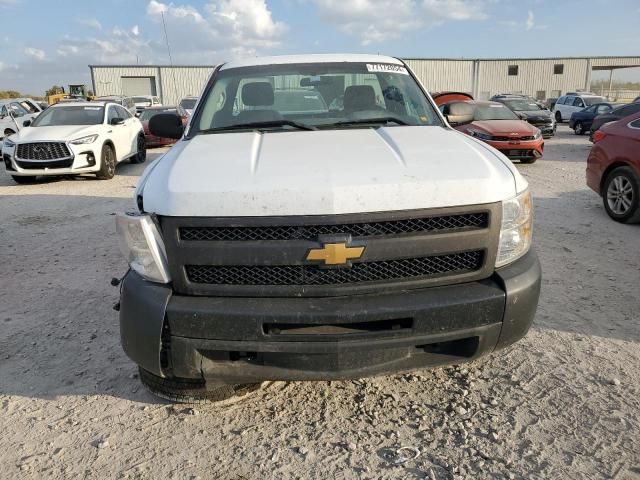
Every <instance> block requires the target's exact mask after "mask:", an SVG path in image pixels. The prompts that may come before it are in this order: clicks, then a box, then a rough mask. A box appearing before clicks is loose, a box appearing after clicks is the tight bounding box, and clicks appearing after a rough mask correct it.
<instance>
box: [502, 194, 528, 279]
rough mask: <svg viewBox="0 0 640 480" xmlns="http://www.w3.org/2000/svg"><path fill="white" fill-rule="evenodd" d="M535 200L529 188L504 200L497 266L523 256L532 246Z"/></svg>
mask: <svg viewBox="0 0 640 480" xmlns="http://www.w3.org/2000/svg"><path fill="white" fill-rule="evenodd" d="M532 235H533V202H532V200H531V193H530V192H529V189H527V190H525V191H524V192H522V193H521V194H519V195H518V196H517V197H515V198H512V199H510V200H506V201H504V202H502V227H501V228H500V244H499V247H498V257H497V258H496V268H498V267H502V266H504V265H507V264H508V263H511V262H513V261H515V260H517V259H518V258H520V257H522V256H523V255H524V254H525V253H527V252H528V251H529V248H530V247H531V237H532Z"/></svg>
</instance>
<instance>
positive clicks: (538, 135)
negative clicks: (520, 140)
mask: <svg viewBox="0 0 640 480" xmlns="http://www.w3.org/2000/svg"><path fill="white" fill-rule="evenodd" d="M541 136H542V132H541V131H540V130H538V132H537V133H536V134H535V135H534V136H533V139H534V140H538V139H539V138H540V137H541Z"/></svg>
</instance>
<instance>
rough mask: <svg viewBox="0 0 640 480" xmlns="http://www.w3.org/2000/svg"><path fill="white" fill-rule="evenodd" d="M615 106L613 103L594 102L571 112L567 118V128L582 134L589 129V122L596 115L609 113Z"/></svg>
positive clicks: (590, 122)
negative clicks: (582, 108)
mask: <svg viewBox="0 0 640 480" xmlns="http://www.w3.org/2000/svg"><path fill="white" fill-rule="evenodd" d="M617 106H618V105H617V104H615V103H596V104H595V105H591V106H590V107H587V108H585V109H584V110H580V111H579V112H573V113H572V114H571V119H570V120H569V128H572V129H573V131H574V132H575V133H576V135H584V134H585V133H587V132H589V131H590V130H591V124H592V122H593V119H594V118H595V117H596V116H597V115H601V114H603V113H609V112H610V111H611V110H612V109H613V108H615V107H617Z"/></svg>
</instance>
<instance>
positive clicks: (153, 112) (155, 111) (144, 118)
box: [138, 108, 178, 122]
mask: <svg viewBox="0 0 640 480" xmlns="http://www.w3.org/2000/svg"><path fill="white" fill-rule="evenodd" d="M159 113H175V114H177V113H178V112H177V110H176V109H175V108H166V109H155V108H154V109H153V110H149V109H147V110H143V111H142V113H141V114H140V117H138V119H139V120H140V121H141V122H145V121H148V120H149V119H150V118H151V117H153V116H154V115H157V114H159Z"/></svg>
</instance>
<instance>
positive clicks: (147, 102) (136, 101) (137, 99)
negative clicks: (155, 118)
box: [131, 97, 151, 105]
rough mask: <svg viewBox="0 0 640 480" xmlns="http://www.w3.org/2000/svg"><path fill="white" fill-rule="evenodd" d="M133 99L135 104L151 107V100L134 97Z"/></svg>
mask: <svg viewBox="0 0 640 480" xmlns="http://www.w3.org/2000/svg"><path fill="white" fill-rule="evenodd" d="M131 99H132V100H133V103H146V104H148V105H151V99H150V98H145V97H132V98H131Z"/></svg>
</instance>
